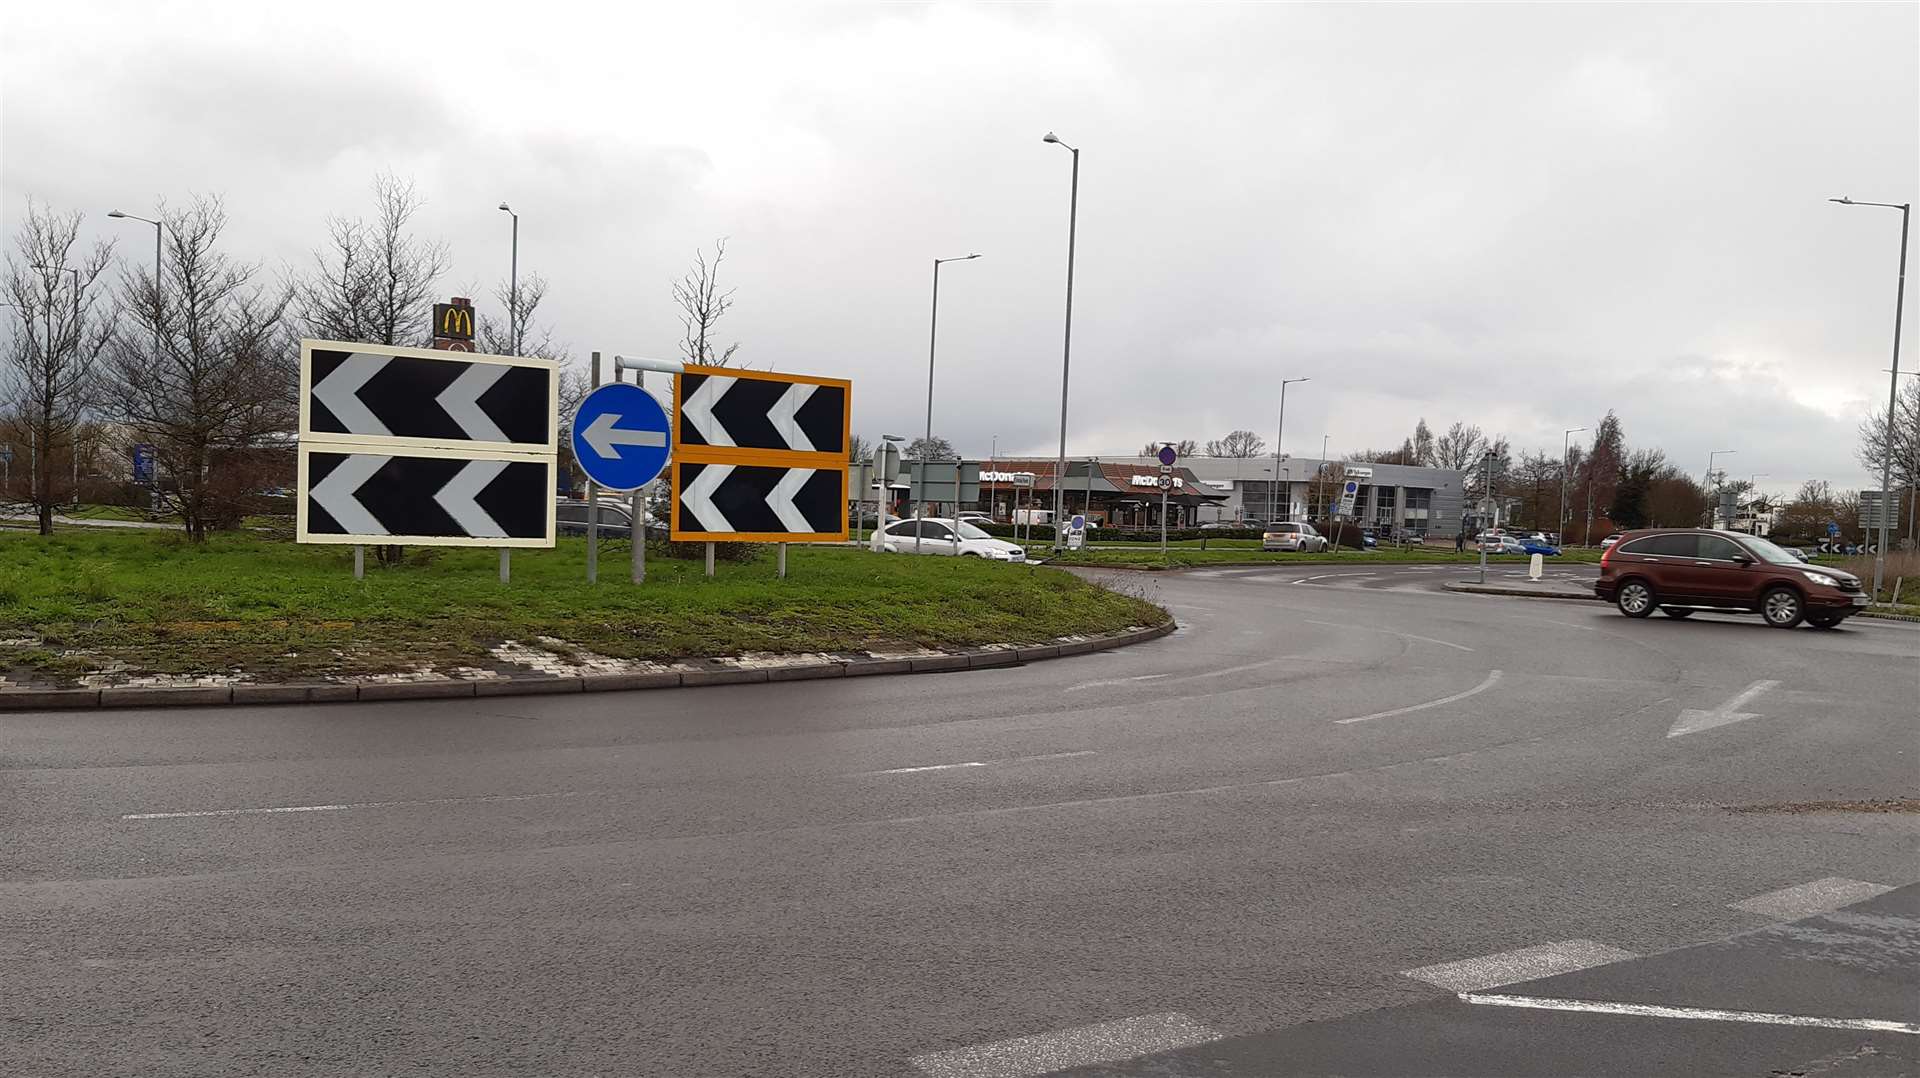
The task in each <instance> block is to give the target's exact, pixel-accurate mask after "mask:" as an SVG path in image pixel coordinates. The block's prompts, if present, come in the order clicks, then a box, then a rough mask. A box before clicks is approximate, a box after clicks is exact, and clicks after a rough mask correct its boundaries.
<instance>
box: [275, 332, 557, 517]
mask: <svg viewBox="0 0 1920 1078" xmlns="http://www.w3.org/2000/svg"><path fill="white" fill-rule="evenodd" d="M558 381H559V368H558V364H556V363H554V362H553V361H552V360H550V359H535V358H530V357H521V356H489V355H476V354H473V353H470V352H449V351H438V350H435V349H430V348H396V347H393V346H390V345H378V344H349V343H345V342H342V341H317V340H303V341H301V342H300V486H299V491H298V495H297V498H296V500H295V506H296V516H297V518H298V519H297V521H296V523H297V531H296V538H297V539H298V540H299V541H300V542H302V543H398V544H409V545H418V546H491V547H551V546H553V531H554V528H553V517H554V493H553V492H554V474H555V465H556V461H557V451H558V441H559V440H558V430H559V424H558V423H557V422H556V421H555V418H554V413H555V409H556V397H557V393H558Z"/></svg>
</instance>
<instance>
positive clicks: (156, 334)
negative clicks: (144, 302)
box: [107, 210, 160, 363]
mask: <svg viewBox="0 0 1920 1078" xmlns="http://www.w3.org/2000/svg"><path fill="white" fill-rule="evenodd" d="M107 216H108V217H118V218H121V219H123V220H127V221H145V222H146V223H147V224H150V225H152V226H153V360H154V362H155V363H158V362H159V361H160V222H158V221H156V220H154V219H153V218H151V217H141V216H139V215H138V214H132V213H122V212H120V211H119V210H109V211H107Z"/></svg>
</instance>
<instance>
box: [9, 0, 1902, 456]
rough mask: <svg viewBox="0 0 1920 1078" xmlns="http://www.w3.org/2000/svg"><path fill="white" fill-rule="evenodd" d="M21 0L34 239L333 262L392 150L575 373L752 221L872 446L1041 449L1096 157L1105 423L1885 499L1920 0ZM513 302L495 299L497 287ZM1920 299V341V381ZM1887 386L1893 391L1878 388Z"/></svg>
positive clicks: (274, 262) (486, 283) (788, 365)
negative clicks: (528, 284)
mask: <svg viewBox="0 0 1920 1078" xmlns="http://www.w3.org/2000/svg"><path fill="white" fill-rule="evenodd" d="M37 7H38V9H39V10H38V11H37V12H24V13H23V12H22V11H21V10H20V9H19V7H18V6H14V7H12V8H10V10H9V13H8V15H7V16H6V18H7V22H6V25H5V28H4V35H5V36H4V44H0V95H4V96H0V218H4V220H3V221H0V224H4V226H5V228H6V230H7V231H8V232H9V233H10V232H11V231H12V229H13V227H14V226H15V224H16V223H17V221H18V219H19V217H20V215H21V213H22V212H23V210H24V208H25V205H26V200H27V198H28V197H29V196H31V197H33V198H36V199H39V200H43V201H45V202H48V203H50V204H52V205H53V206H55V207H57V208H63V209H65V208H74V209H81V210H84V211H86V212H87V214H88V220H87V229H88V232H89V233H90V234H99V235H106V236H113V237H118V238H119V239H120V240H121V242H122V245H123V248H122V249H123V253H124V254H125V255H127V256H129V257H133V258H144V257H145V255H144V254H143V253H142V252H143V251H145V250H146V249H147V248H146V247H145V243H146V240H147V239H148V238H149V237H148V234H147V233H146V232H144V231H142V229H143V227H144V226H139V225H137V224H128V223H125V222H116V221H110V220H108V219H107V218H106V217H105V211H107V210H109V209H113V208H116V207H118V208H122V209H126V210H128V211H129V212H135V213H141V212H150V211H151V210H152V209H153V207H154V206H155V205H156V204H157V203H158V202H159V201H160V200H163V199H164V200H171V201H174V202H180V201H183V200H185V199H186V198H187V197H189V196H190V195H191V194H193V193H195V192H215V193H219V194H221V195H222V196H224V197H225V199H226V202H227V206H228V210H229V212H230V215H231V217H232V225H231V230H230V239H231V247H232V248H233V250H234V251H235V252H236V253H238V254H241V255H243V256H245V257H247V258H251V259H257V260H259V261H260V262H262V263H263V265H264V266H265V267H266V269H267V271H268V272H269V273H271V274H273V275H276V276H277V275H281V274H284V273H286V272H288V271H289V270H294V269H299V268H303V267H304V266H305V265H307V264H309V263H310V260H311V255H310V253H309V252H311V250H312V249H313V247H314V246H315V245H316V244H317V243H318V242H319V240H320V239H321V238H322V236H323V222H324V219H325V217H326V216H327V215H328V214H329V213H341V212H346V213H354V212H364V210H365V209H366V208H367V205H368V198H367V193H366V191H367V186H368V183H369V180H370V178H371V177H372V175H373V174H374V173H375V172H377V171H379V170H381V169H392V170H394V171H395V172H397V173H399V174H401V175H403V176H409V177H412V178H413V179H414V180H415V181H417V183H418V184H419V186H420V188H421V189H422V190H423V191H424V193H425V194H426V195H427V197H428V198H429V200H430V201H429V204H428V206H427V207H426V210H425V211H424V213H423V214H422V218H421V224H422V229H423V231H424V232H426V233H427V234H429V235H433V236H439V237H443V238H445V239H446V240H447V241H448V243H449V244H450V245H451V248H452V251H453V255H454V267H455V268H454V272H453V274H452V275H451V278H450V279H449V280H448V282H447V290H448V291H449V292H452V291H455V290H458V289H462V288H463V287H471V286H479V287H480V288H482V289H489V288H490V287H491V286H492V284H493V283H495V282H497V281H498V280H500V279H502V278H504V277H505V275H506V270H507V260H508V224H509V222H508V219H507V217H506V215H505V214H502V213H500V212H498V211H497V210H495V209H494V207H495V206H496V205H497V204H498V203H499V202H500V201H501V200H502V199H506V200H509V201H511V202H512V203H513V205H514V206H515V208H516V209H518V210H519V211H520V214H521V247H520V264H521V267H522V270H523V272H527V271H537V272H540V273H543V274H545V275H546V276H547V277H549V278H550V279H551V282H552V293H551V296H550V299H549V308H550V309H546V310H543V312H542V313H543V314H546V315H550V316H551V319H552V321H553V322H554V323H556V326H557V328H558V331H559V335H560V336H561V337H562V338H564V339H565V340H566V341H567V342H568V343H569V344H570V345H571V346H572V348H573V351H574V353H575V354H576V356H584V355H585V354H586V353H587V352H588V351H589V350H592V349H596V348H598V349H601V350H603V351H606V352H607V353H609V354H611V353H613V352H616V351H620V352H628V353H640V354H656V355H670V354H672V351H673V349H674V347H675V344H676V342H677V340H678V334H679V324H678V321H677V317H676V312H675V310H674V308H673V307H672V304H671V297H670V295H669V291H668V284H669V281H670V280H671V279H673V278H674V277H676V276H677V275H679V274H680V273H682V272H684V270H685V268H686V266H687V264H688V262H689V261H690V259H691V256H692V254H693V252H694V250H695V248H697V247H699V246H701V245H702V244H704V243H709V242H711V241H712V240H713V239H714V238H716V237H720V236H725V237H728V238H729V246H728V257H727V262H726V264H725V268H724V283H726V284H728V285H731V286H733V287H736V288H737V289H738V292H737V295H736V297H735V298H736V301H737V305H736V307H735V308H734V310H733V312H732V313H731V314H730V315H729V316H728V318H727V320H726V322H725V323H724V325H723V330H724V334H723V335H724V337H725V339H727V340H733V339H738V340H739V341H740V342H741V349H740V353H739V359H740V360H741V361H742V362H744V363H746V364H748V365H752V366H761V367H764V366H772V367H774V368H776V369H779V370H786V371H805V372H812V373H819V374H827V375H836V376H843V377H849V378H852V379H853V380H854V400H855V416H854V429H855V430H856V432H859V433H863V434H866V435H868V436H869V437H871V436H873V435H875V434H877V433H879V432H881V431H882V430H886V431H887V432H889V433H900V434H914V433H917V432H918V431H919V430H920V429H921V427H922V425H923V423H924V408H925V403H926V396H925V394H926V376H927V370H926V363H927V313H928V290H929V281H928V276H929V271H930V260H931V259H932V258H934V257H936V256H951V255H960V254H966V253H969V252H972V251H979V252H981V253H982V254H983V257H982V258H981V259H979V260H978V261H975V262H969V263H965V264H962V265H954V266H949V267H947V268H946V269H945V270H944V271H943V272H942V289H941V322H940V352H939V362H940V366H939V370H938V373H937V379H938V381H937V396H936V399H935V414H934V427H935V430H936V431H937V432H938V433H941V434H945V435H946V436H948V437H950V438H952V439H953V440H954V441H955V442H956V443H957V444H958V445H959V447H960V448H961V450H962V451H963V452H966V453H968V454H970V455H971V454H982V455H983V454H985V453H986V452H987V451H988V449H989V447H990V445H991V444H993V440H994V439H995V438H996V437H997V444H998V447H999V450H1000V453H1001V455H1003V456H1005V455H1007V454H1009V453H1017V452H1035V453H1039V454H1044V455H1051V454H1052V452H1053V448H1054V444H1055V443H1054V440H1055V438H1056V437H1057V424H1058V416H1059V403H1060V401H1059V393H1060V352H1061V327H1062V308H1063V300H1064V284H1065V274H1066V246H1067V244H1066V240H1067V196H1068V174H1069V166H1070V157H1069V155H1068V154H1067V152H1066V151H1064V150H1062V149H1061V148H1059V147H1057V146H1049V145H1045V144H1043V143H1042V142H1041V141H1040V136H1041V135H1042V134H1044V133H1046V132H1047V131H1049V130H1051V131H1057V132H1058V133H1059V134H1060V136H1061V137H1062V138H1063V139H1065V140H1066V141H1068V142H1070V143H1072V144H1074V145H1076V146H1078V147H1080V148H1081V150H1082V158H1081V185H1080V214H1079V222H1080V228H1079V261H1078V274H1077V279H1076V295H1075V306H1074V324H1073V329H1074V337H1073V346H1074V349H1073V392H1072V415H1071V420H1070V427H1069V452H1070V453H1074V454H1095V453H1099V454H1118V453H1128V452H1133V451H1135V450H1136V449H1137V448H1138V447H1139V446H1140V445H1141V443H1143V442H1144V441H1146V440H1148V439H1159V438H1165V439H1174V438H1186V437H1192V438H1198V439H1201V440H1203V441H1204V440H1205V439H1207V438H1209V437H1218V436H1219V435H1221V434H1223V433H1225V432H1226V431H1228V430H1231V429H1233V428H1236V427H1249V428H1252V429H1254V430H1256V431H1259V432H1261V434H1262V435H1263V436H1264V437H1266V438H1267V439H1269V441H1270V440H1271V439H1272V438H1273V436H1274V425H1275V412H1276V403H1277V397H1278V390H1279V380H1280V379H1281V378H1282V377H1311V378H1312V379H1313V381H1312V382H1310V383H1307V384H1305V385H1299V386H1294V387H1292V389H1290V390H1289V392H1288V409H1287V430H1286V449H1287V450H1288V451H1289V452H1291V453H1295V454H1298V455H1303V456H1311V455H1317V453H1318V451H1319V449H1320V443H1321V438H1322V436H1323V435H1325V436H1327V437H1328V438H1330V445H1331V447H1332V449H1333V451H1334V452H1335V453H1336V454H1338V453H1342V452H1348V451H1352V450H1356V449H1360V448H1364V447H1367V446H1378V447H1383V448H1385V447H1390V446H1392V445H1397V444H1398V443H1399V441H1400V440H1401V439H1402V438H1403V437H1405V436H1406V435H1407V434H1408V433H1409V432H1410V431H1411V429H1412V426H1413V423H1414V421H1415V420H1416V419H1417V418H1419V417H1421V416H1425V417H1426V418H1427V420H1428V422H1429V423H1430V424H1432V425H1433V426H1434V427H1435V428H1436V429H1440V428H1444V426H1445V425H1446V424H1448V423H1450V422H1452V421H1454V420H1458V419H1464V420H1467V421H1469V422H1475V423H1478V424H1480V425H1481V426H1483V427H1485V428H1487V429H1488V430H1489V431H1494V432H1499V433H1504V434H1507V435H1508V436H1509V437H1511V438H1512V439H1513V442H1514V444H1515V446H1516V448H1521V447H1526V448H1539V449H1548V448H1550V449H1551V450H1552V451H1554V452H1556V453H1557V452H1558V451H1559V449H1560V445H1561V441H1560V436H1561V432H1562V430H1563V429H1564V428H1567V427H1579V426H1585V427H1592V426H1594V425H1595V422H1596V421H1597V420H1598V419H1599V417H1600V416H1601V415H1602V414H1604V412H1605V411H1606V409H1608V408H1613V409H1615V410H1617V411H1618V412H1619V414H1620V417H1621V419H1622V421H1623V423H1624V424H1625V428H1626V433H1627V438H1628V442H1629V444H1630V445H1632V446H1636V447H1639V446H1649V445H1655V446H1659V447H1662V448H1664V449H1665V450H1666V451H1667V453H1668V454H1669V456H1670V457H1672V458H1673V459H1674V460H1675V461H1676V462H1677V463H1679V464H1680V465H1681V466H1682V467H1683V468H1685V469H1686V470H1688V471H1690V472H1692V473H1694V474H1695V475H1698V474H1699V473H1701V472H1702V471H1704V470H1705V467H1706V463H1707V453H1708V450H1710V449H1728V448H1731V449H1736V450H1738V455H1737V456H1735V457H1733V458H1730V462H1729V463H1728V468H1729V471H1730V472H1731V473H1732V474H1733V475H1735V476H1744V475H1747V474H1750V473H1754V472H1764V473H1768V474H1769V476H1770V478H1768V479H1765V480H1762V482H1761V485H1762V486H1763V487H1767V488H1790V487H1791V486H1793V485H1795V484H1797V483H1798V482H1799V481H1800V480H1802V479H1806V478H1810V477H1811V478H1825V479H1829V480H1832V481H1833V482H1835V483H1837V484H1840V485H1842V486H1847V487H1854V486H1860V485H1864V484H1865V482H1866V477H1865V475H1864V474H1863V471H1862V469H1861V468H1860V466H1859V465H1858V464H1857V463H1856V462H1855V459H1854V448H1855V442H1856V438H1855V433H1854V432H1855V428H1856V426H1857V425H1858V422H1859V419H1860V417H1861V416H1862V415H1863V414H1864V412H1865V410H1867V409H1869V408H1873V407H1881V408H1884V407H1885V400H1886V385H1887V381H1886V380H1887V376H1886V374H1884V373H1883V370H1884V368H1885V367H1886V366H1887V362H1888V352H1889V348H1890V345H1891V341H1892V320H1893V289H1894V276H1895V267H1896V262H1897V256H1898V244H1899V227H1898V226H1899V213H1898V211H1893V210H1879V209H1869V208H1857V207H1843V206H1836V205H1833V204H1831V203H1828V202H1826V201H1825V199H1827V198H1828V197H1830V196H1837V195H1852V196H1853V197H1855V198H1862V199H1872V200H1876V201H1883V202H1903V201H1909V200H1911V199H1912V198H1913V196H1914V193H1915V192H1914V188H1915V186H1916V177H1917V176H1920V148H1917V146H1916V140H1917V133H1920V77H1917V75H1916V67H1917V66H1920V64H1917V61H1916V57H1917V56H1920V14H1917V13H1920V6H1916V5H1914V4H1911V3H1889V4H1877V5H1876V4H1844V5H1842V4H1821V5H1805V6H1796V5H1757V4H1716V5H1698V6H1683V5H1660V6H1633V5H1604V6H1592V7H1575V6H1567V5H1538V6H1524V5H1517V4H1502V5H1491V4H1489V5H1480V6H1439V5H1419V6H1414V5H1365V6H1362V5H1357V4H1354V5H1318V6H1294V5H1280V4H1263V5H1255V4H1239V5H1229V4H1211V5H1198V4H1129V5H1125V6H1116V5H1105V4H1087V5H1057V6H1039V5H1013V4H996V5H991V6H968V5H961V4H932V5H904V4H887V5H880V4H840V5H807V4H785V3H765V4H746V5H724V4H717V3H699V4H695V3H671V4H631V5H615V4H591V5H589V4H577V5H576V4H569V3H548V4H533V5H529V4H524V3H516V4H494V3H486V2H468V3H464V4H431V5H428V4H410V3H404V2H395V0H386V2H383V3H378V4H360V3H352V2H340V0H330V2H328V3H324V4H303V5H297V6H295V5H284V4H277V3H239V2H233V3H226V4H217V5H201V4H188V3H165V2H147V3H130V4H109V3H89V4H64V5H56V4H41V5H37ZM475 294H476V296H478V295H480V294H481V293H479V292H476V293H475ZM1914 321H1915V320H1914V319H1909V321H1908V333H1907V337H1908V340H1907V342H1906V344H1907V349H1906V352H1907V354H1906V356H1904V357H1903V359H1905V365H1907V366H1909V367H1912V366H1915V365H1916V364H1920V354H1915V353H1914V351H1913V348H1912V345H1913V340H1912V338H1913V337H1914V332H1913V328H1912V327H1913V323H1914ZM1876 402H1877V404H1876Z"/></svg>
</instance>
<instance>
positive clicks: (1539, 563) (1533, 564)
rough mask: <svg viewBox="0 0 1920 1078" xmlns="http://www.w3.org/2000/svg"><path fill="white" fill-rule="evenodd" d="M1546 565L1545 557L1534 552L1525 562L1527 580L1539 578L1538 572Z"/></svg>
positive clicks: (1544, 568)
mask: <svg viewBox="0 0 1920 1078" xmlns="http://www.w3.org/2000/svg"><path fill="white" fill-rule="evenodd" d="M1546 566H1547V561H1546V559H1545V558H1543V557H1541V556H1540V555H1538V554H1535V555H1534V556H1533V557H1532V558H1531V559H1529V560H1528V562H1527V579H1528V580H1538V579H1540V574H1541V573H1542V572H1544V571H1545V570H1546Z"/></svg>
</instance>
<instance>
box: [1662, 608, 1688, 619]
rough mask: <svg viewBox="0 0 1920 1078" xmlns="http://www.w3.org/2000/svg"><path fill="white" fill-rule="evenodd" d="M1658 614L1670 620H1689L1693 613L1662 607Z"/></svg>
mask: <svg viewBox="0 0 1920 1078" xmlns="http://www.w3.org/2000/svg"><path fill="white" fill-rule="evenodd" d="M1660 612H1661V613H1662V614H1665V615H1666V616H1668V617H1670V618H1690V617H1692V616H1693V611H1691V610H1682V609H1681V608H1679V607H1677V606H1663V607H1661V608H1660Z"/></svg>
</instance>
